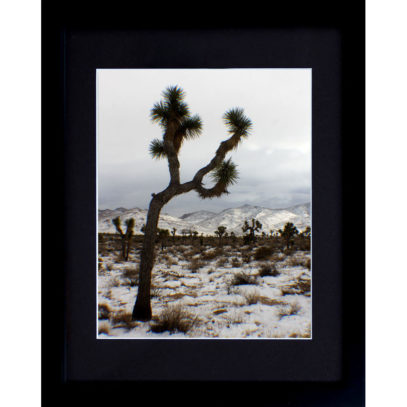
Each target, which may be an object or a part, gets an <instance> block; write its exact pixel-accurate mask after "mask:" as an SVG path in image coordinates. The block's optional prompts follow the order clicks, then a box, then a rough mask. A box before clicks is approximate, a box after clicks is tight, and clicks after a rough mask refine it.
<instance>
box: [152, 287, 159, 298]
mask: <svg viewBox="0 0 407 407" xmlns="http://www.w3.org/2000/svg"><path fill="white" fill-rule="evenodd" d="M150 296H151V298H154V297H155V298H157V297H159V296H160V289H159V288H158V287H151V291H150Z"/></svg>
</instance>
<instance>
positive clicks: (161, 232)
mask: <svg viewBox="0 0 407 407" xmlns="http://www.w3.org/2000/svg"><path fill="white" fill-rule="evenodd" d="M169 235H170V231H169V230H168V229H158V240H159V241H160V242H161V250H164V247H165V242H166V241H167V238H168V236H169Z"/></svg>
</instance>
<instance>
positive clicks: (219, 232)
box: [215, 226, 226, 245]
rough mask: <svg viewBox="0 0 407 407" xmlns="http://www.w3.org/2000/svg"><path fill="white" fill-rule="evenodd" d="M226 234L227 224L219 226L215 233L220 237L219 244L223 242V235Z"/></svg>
mask: <svg viewBox="0 0 407 407" xmlns="http://www.w3.org/2000/svg"><path fill="white" fill-rule="evenodd" d="M225 234H226V226H218V229H217V230H215V235H216V236H218V237H219V245H220V244H221V243H222V236H223V235H225Z"/></svg>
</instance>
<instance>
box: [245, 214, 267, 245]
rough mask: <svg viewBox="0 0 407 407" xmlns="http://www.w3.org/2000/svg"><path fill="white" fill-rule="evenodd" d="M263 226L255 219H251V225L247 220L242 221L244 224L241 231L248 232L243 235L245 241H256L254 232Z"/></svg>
mask: <svg viewBox="0 0 407 407" xmlns="http://www.w3.org/2000/svg"><path fill="white" fill-rule="evenodd" d="M262 228H263V225H262V224H261V223H260V222H259V221H258V220H257V219H254V218H253V219H252V221H251V225H250V224H249V222H248V221H247V220H245V221H244V225H243V227H242V231H243V233H246V232H248V234H247V235H246V236H245V242H246V243H250V242H251V243H253V242H255V241H256V232H258V231H259V230H261V229H262Z"/></svg>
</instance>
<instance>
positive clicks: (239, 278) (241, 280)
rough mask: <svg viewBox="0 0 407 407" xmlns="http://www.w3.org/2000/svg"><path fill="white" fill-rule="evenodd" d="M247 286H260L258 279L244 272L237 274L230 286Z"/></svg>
mask: <svg viewBox="0 0 407 407" xmlns="http://www.w3.org/2000/svg"><path fill="white" fill-rule="evenodd" d="M245 284H258V282H257V280H256V277H254V276H250V275H248V274H246V273H245V272H244V271H239V272H238V273H236V274H235V275H234V276H233V278H232V280H231V281H230V283H229V285H231V286H234V285H245Z"/></svg>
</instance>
